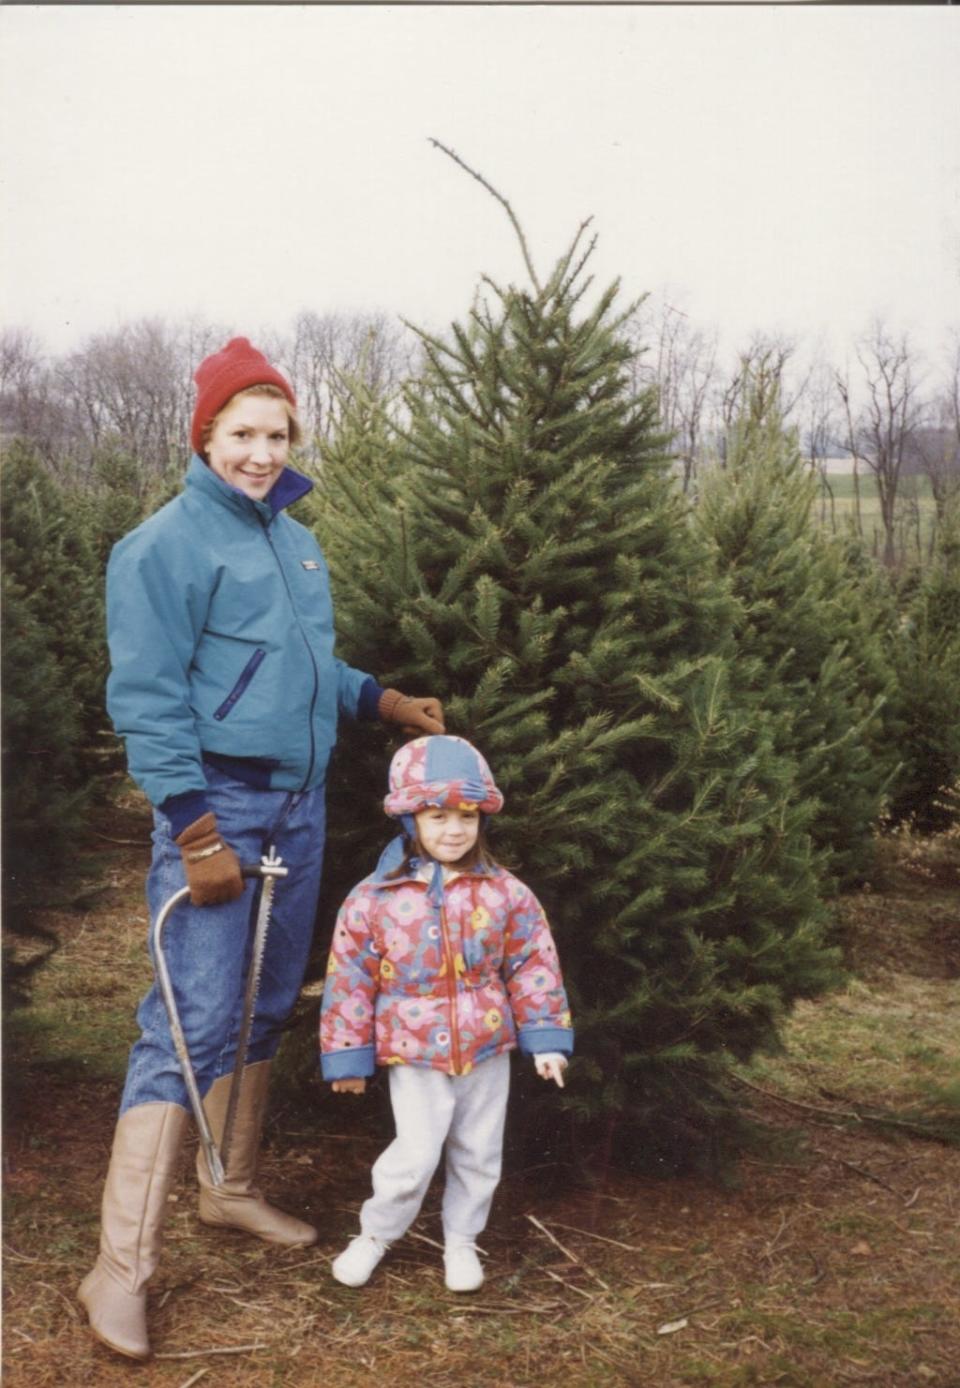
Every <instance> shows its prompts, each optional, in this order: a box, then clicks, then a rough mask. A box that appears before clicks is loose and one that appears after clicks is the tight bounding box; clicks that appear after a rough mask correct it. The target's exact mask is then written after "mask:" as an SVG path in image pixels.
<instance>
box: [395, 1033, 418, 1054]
mask: <svg viewBox="0 0 960 1388" xmlns="http://www.w3.org/2000/svg"><path fill="white" fill-rule="evenodd" d="M391 1044H392V1045H393V1049H394V1050H395V1051H396V1053H397V1054H398V1055H401V1056H402V1057H403V1059H404V1060H411V1059H412V1058H413V1057H414V1056H417V1055H419V1054H420V1051H421V1049H422V1047H421V1045H420V1042H419V1041H418V1040H417V1038H416V1037H415V1036H410V1035H409V1034H408V1035H405V1036H395V1037H393V1038H392V1042H391Z"/></svg>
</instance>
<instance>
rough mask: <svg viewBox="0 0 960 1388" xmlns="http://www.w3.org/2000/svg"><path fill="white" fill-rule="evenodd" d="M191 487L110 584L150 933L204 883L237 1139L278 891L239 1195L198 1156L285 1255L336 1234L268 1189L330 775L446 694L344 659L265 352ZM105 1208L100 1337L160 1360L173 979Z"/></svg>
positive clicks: (206, 1048) (215, 365)
mask: <svg viewBox="0 0 960 1388" xmlns="http://www.w3.org/2000/svg"><path fill="white" fill-rule="evenodd" d="M194 379H195V381H196V384H197V402H196V408H195V411H194V416H193V423H192V429H191V441H192V443H193V447H194V450H195V453H194V456H193V458H192V459H191V462H190V467H189V471H188V473H187V478H186V486H185V489H184V490H183V492H181V494H180V495H179V496H178V497H176V498H175V500H173V501H171V502H169V503H168V504H167V505H166V506H164V507H163V508H162V509H161V510H160V511H158V512H157V513H156V514H155V515H153V516H151V517H150V518H149V519H148V520H146V521H144V522H143V524H142V525H140V526H138V527H137V528H136V529H135V530H133V531H132V532H131V533H130V534H129V535H127V536H125V537H124V539H123V540H121V541H120V542H119V544H117V545H116V546H115V548H114V551H113V553H112V555H111V557H110V563H109V566H108V571H107V625H108V636H109V644H110V657H111V671H110V677H109V681H108V684H107V703H108V708H109V711H110V716H111V718H112V719H113V722H114V726H115V727H116V730H117V732H118V733H119V734H120V736H122V737H123V738H124V739H125V742H126V748H127V760H128V764H129V767H130V772H131V775H132V776H133V778H134V780H135V781H136V782H137V784H138V785H139V786H140V787H141V789H142V790H143V791H144V793H145V794H146V796H147V797H148V799H149V800H150V802H151V804H152V805H153V806H154V832H153V859H152V863H151V867H150V872H149V875H148V878H147V901H148V906H149V910H150V915H151V918H155V916H156V914H157V912H158V911H159V909H160V907H161V906H162V904H163V903H164V901H166V900H167V899H168V898H169V897H170V896H171V895H172V894H173V893H174V892H175V891H177V890H178V889H179V888H180V887H182V886H183V885H184V884H186V885H187V886H188V887H189V889H190V898H189V901H190V904H189V906H187V905H184V906H183V907H181V908H179V909H178V910H177V911H176V912H174V913H173V914H172V915H171V917H170V923H169V925H168V926H167V929H166V933H165V937H164V951H165V954H166V955H167V959H168V963H169V966H170V972H171V975H172V978H173V982H174V988H175V990H176V993H177V1000H178V1004H179V1010H180V1017H181V1022H182V1024H183V1028H184V1032H185V1034H186V1038H187V1043H188V1046H189V1050H190V1055H191V1058H192V1060H193V1063H194V1067H195V1069H196V1074H197V1082H198V1085H199V1088H200V1092H201V1094H203V1095H204V1108H205V1110H206V1112H207V1116H208V1118H209V1121H210V1125H211V1128H212V1130H213V1133H214V1137H215V1139H216V1140H217V1141H218V1142H219V1140H220V1137H221V1134H222V1131H223V1124H224V1119H225V1116H226V1108H227V1098H228V1094H229V1089H230V1082H231V1078H232V1072H233V1065H234V1057H235V1053H236V1042H237V1033H238V1028H239V1023H240V1015H241V1009H242V1002H243V994H244V984H245V975H246V971H247V967H248V965H249V953H250V934H251V930H250V925H251V911H252V905H253V897H254V885H253V883H252V882H250V881H249V880H248V881H245V880H244V879H243V878H242V876H241V873H240V864H241V863H242V862H258V861H259V859H260V857H261V855H262V854H263V853H264V852H266V851H267V849H268V848H269V847H270V846H274V847H275V848H276V851H277V853H278V854H279V855H280V857H281V858H282V859H283V861H284V864H285V866H286V867H287V868H288V870H289V875H288V876H287V877H286V878H283V879H281V880H279V881H278V883H277V889H276V896H275V900H274V908H273V915H272V918H271V924H270V930H269V934H268V937H267V946H266V953H265V957H264V961H263V970H262V975H261V981H260V987H259V992H258V997H257V1006H256V1015H255V1019H254V1023H253V1028H252V1032H251V1036H250V1044H249V1050H248V1053H247V1060H248V1063H247V1065H246V1068H245V1069H244V1072H243V1077H242V1086H241V1089H240V1099H239V1105H238V1109H237V1113H236V1120H235V1124H234V1128H233V1132H232V1135H231V1144H230V1151H229V1156H228V1167H227V1172H226V1183H225V1185H223V1186H221V1187H214V1186H213V1184H212V1183H211V1181H210V1176H209V1172H208V1171H207V1167H206V1162H205V1160H204V1158H203V1154H202V1152H201V1153H200V1154H198V1159H197V1174H198V1178H199V1181H200V1218H201V1219H202V1220H203V1221H204V1222H205V1223H207V1224H214V1225H219V1226H227V1227H231V1228H239V1229H243V1230H246V1231H247V1232H249V1233H252V1234H255V1235H257V1236H258V1237H260V1238H263V1239H267V1240H268V1241H270V1242H274V1243H279V1244H284V1245H288V1246H289V1245H298V1244H309V1243H313V1242H314V1241H315V1240H316V1237H317V1235H316V1230H315V1229H313V1228H312V1227H311V1226H310V1225H309V1224H305V1223H304V1222H303V1221H301V1220H298V1219H294V1218H293V1217H292V1216H290V1215H287V1214H284V1213H283V1212H282V1211H280V1210H277V1209H274V1208H273V1207H272V1206H270V1205H268V1204H267V1202H266V1201H265V1200H264V1199H263V1197H262V1196H261V1194H260V1192H259V1191H258V1190H257V1188H256V1185H255V1174H256V1160H257V1149H258V1147H259V1140H260V1131H261V1126H262V1121H263V1114H264V1108H265V1105H266V1100H267V1085H268V1079H269V1071H270V1063H271V1060H272V1058H273V1056H274V1054H275V1052H276V1049H277V1046H278V1044H279V1041H280V1035H281V1031H282V1028H283V1024H284V1022H285V1021H286V1019H287V1017H288V1015H289V1013H290V1010H291V1008H292V1006H293V1003H294V1001H295V999H296V997H297V994H298V991H299V988H300V985H301V982H302V980H303V973H304V969H305V967H306V963H307V956H308V952H309V947H310V941H311V935H312V930H313V922H314V915H315V911H316V904H317V896H318V892H319V884H320V870H321V865H322V857H323V842H324V827H325V822H324V776H325V771H326V766H327V762H328V760H329V756H330V752H331V750H332V748H333V745H334V742H335V739H336V727H337V718H338V715H339V714H341V713H343V714H346V715H347V716H348V717H357V718H368V719H376V718H379V719H381V720H382V721H384V722H387V723H399V724H401V725H402V726H404V727H405V728H406V729H407V730H408V731H414V732H417V733H421V732H426V733H439V732H443V730H444V728H443V712H442V709H441V706H440V704H439V702H438V701H437V700H436V699H413V698H407V697H405V696H404V695H402V694H400V693H399V692H398V691H397V690H393V689H382V688H381V687H380V685H379V684H378V683H377V681H376V680H375V679H374V678H373V677H372V676H370V675H368V674H365V673H364V672H363V671H361V670H354V669H351V667H350V666H348V665H345V664H344V663H343V662H342V661H340V660H337V659H336V657H335V656H334V654H333V643H334V638H333V611H332V606H331V601H330V589H329V582H328V576H327V569H326V564H325V562H324V559H323V555H322V553H321V551H320V549H319V547H318V545H317V543H316V540H315V539H314V538H313V536H312V535H311V533H310V532H309V531H308V530H307V529H306V528H305V527H304V526H302V525H300V524H299V523H298V522H296V521H294V520H293V519H292V518H291V517H289V516H288V515H286V514H285V508H286V507H288V506H289V505H290V504H291V503H292V502H294V501H296V500H298V499H299V498H300V497H302V496H303V495H305V493H306V492H308V491H309V490H310V487H311V485H312V484H311V483H310V482H309V481H308V480H307V479H306V478H304V477H302V476H300V475H299V474H298V473H296V472H294V471H293V470H292V469H291V468H289V467H288V466H287V458H288V454H289V451H290V448H291V445H293V444H295V443H296V442H297V441H298V439H299V436H300V430H299V425H298V422H297V417H296V413H295V409H296V400H295V397H294V393H293V390H292V388H291V386H290V384H289V382H288V381H287V380H286V379H285V378H284V377H283V376H282V375H281V374H280V372H279V371H277V370H276V369H275V368H274V367H273V366H271V364H270V363H269V362H268V361H267V359H266V357H264V356H263V354H262V353H260V352H259V351H257V349H256V348H254V347H253V346H252V345H251V344H250V342H249V341H248V340H247V339H246V338H242V337H238V338H233V339H232V340H231V341H230V342H228V343H227V345H226V346H225V347H224V348H223V349H222V351H220V352H217V353H215V354H214V355H213V356H210V357H207V358H206V360H204V361H203V362H201V364H200V366H199V367H198V368H197V371H196V373H195V376H194ZM137 1020H138V1022H139V1025H140V1028H141V1035H140V1037H139V1039H138V1040H137V1041H136V1042H135V1044H134V1046H133V1048H132V1050H131V1053H130V1060H129V1065H128V1069H127V1078H126V1084H125V1087H124V1092H123V1098H122V1101H121V1106H120V1117H119V1121H118V1124H117V1128H116V1133H115V1135H114V1142H113V1150H112V1154H111V1158H110V1168H109V1171H108V1174H107V1181H106V1186H105V1189H104V1196H103V1211H102V1226H101V1238H100V1253H99V1257H98V1258H97V1262H96V1264H95V1266H94V1268H93V1269H92V1271H91V1272H90V1273H89V1274H88V1276H87V1277H86V1278H85V1280H84V1282H83V1283H82V1285H81V1287H80V1292H79V1295H80V1299H81V1301H82V1302H83V1304H84V1306H85V1307H86V1309H87V1312H88V1314H89V1317H90V1325H91V1328H92V1329H93V1332H94V1334H95V1335H96V1336H97V1337H98V1338H99V1339H100V1340H102V1341H103V1342H104V1343H105V1344H107V1345H109V1346H110V1347H111V1348H113V1349H115V1350H117V1351H118V1352H119V1353H121V1354H126V1355H129V1356H131V1357H133V1358H137V1359H143V1358H146V1357H147V1356H148V1355H149V1354H150V1345H149V1339H148V1336H147V1325H146V1284H147V1281H148V1279H149V1278H150V1276H151V1275H152V1273H153V1272H154V1270H155V1268H156V1265H157V1261H158V1258H159V1253H160V1246H161V1240H162V1224H163V1217H164V1213H165V1209H166V1203H167V1194H168V1192H169V1189H170V1185H171V1182H172V1180H173V1178H174V1176H175V1173H176V1169H177V1164H178V1157H179V1154H180V1149H181V1145H182V1142H183V1138H184V1135H185V1132H186V1127H187V1111H188V1103H189V1100H188V1097H187V1092H186V1089H185V1086H184V1082H183V1077H182V1075H181V1071H180V1066H179V1063H178V1061H177V1057H176V1052H175V1050H174V1047H173V1041H172V1038H171V1035H170V1029H169V1025H168V1020H167V1016H166V1011H165V1008H164V1005H163V1002H162V998H161V996H160V993H159V991H158V988H157V986H156V984H154V986H153V988H151V990H150V992H149V993H148V994H147V996H146V997H145V998H144V999H143V1001H142V1003H141V1005H140V1009H139V1012H138V1014H137Z"/></svg>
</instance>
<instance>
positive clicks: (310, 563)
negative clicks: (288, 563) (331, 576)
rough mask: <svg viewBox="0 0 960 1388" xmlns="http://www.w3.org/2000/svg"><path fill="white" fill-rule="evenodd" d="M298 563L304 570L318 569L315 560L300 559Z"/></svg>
mask: <svg viewBox="0 0 960 1388" xmlns="http://www.w3.org/2000/svg"><path fill="white" fill-rule="evenodd" d="M300 563H301V564H302V565H303V567H304V568H305V569H319V567H320V565H319V564H318V563H317V561H316V559H301V560H300Z"/></svg>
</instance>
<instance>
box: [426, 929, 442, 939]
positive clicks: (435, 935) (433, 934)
mask: <svg viewBox="0 0 960 1388" xmlns="http://www.w3.org/2000/svg"><path fill="white" fill-rule="evenodd" d="M439 938H440V927H439V925H428V926H427V939H428V940H439Z"/></svg>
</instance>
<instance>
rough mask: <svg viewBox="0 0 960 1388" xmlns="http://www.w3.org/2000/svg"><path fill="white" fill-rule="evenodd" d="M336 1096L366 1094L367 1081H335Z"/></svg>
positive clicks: (334, 1090) (333, 1086)
mask: <svg viewBox="0 0 960 1388" xmlns="http://www.w3.org/2000/svg"><path fill="white" fill-rule="evenodd" d="M332 1088H333V1092H334V1094H364V1093H365V1092H366V1088H367V1082H366V1080H334V1081H333V1085H332Z"/></svg>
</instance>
